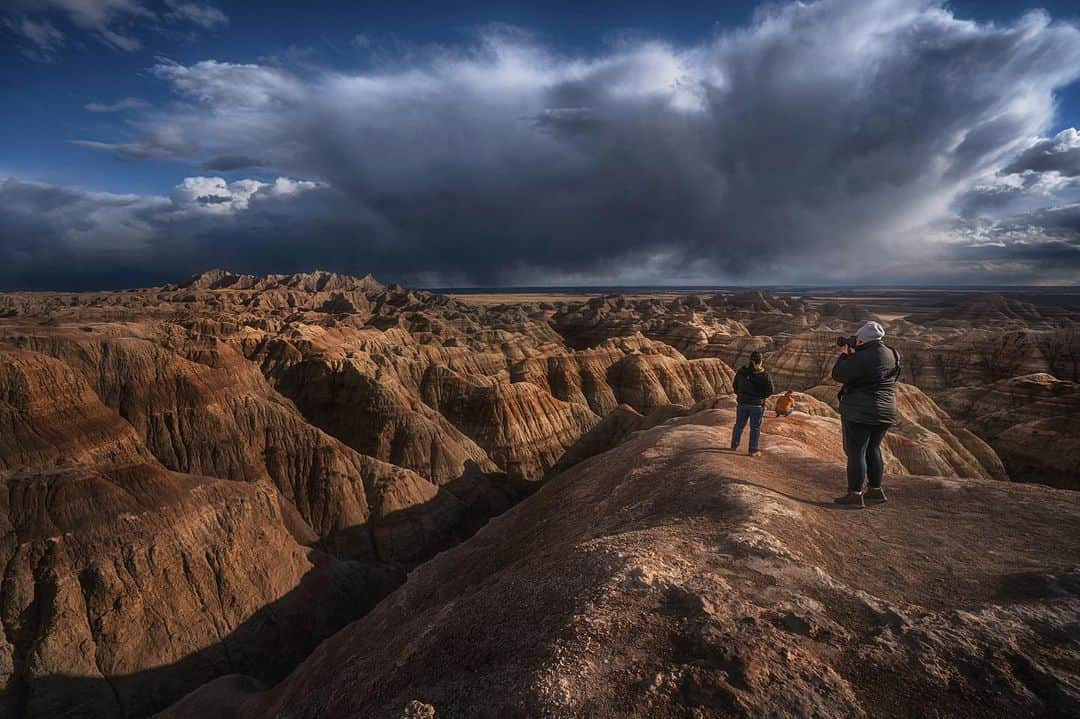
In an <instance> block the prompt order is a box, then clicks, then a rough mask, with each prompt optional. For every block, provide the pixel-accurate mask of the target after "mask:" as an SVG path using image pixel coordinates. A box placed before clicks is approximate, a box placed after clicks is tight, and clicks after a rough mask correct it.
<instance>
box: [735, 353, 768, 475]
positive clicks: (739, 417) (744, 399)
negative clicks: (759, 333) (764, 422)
mask: <svg viewBox="0 0 1080 719" xmlns="http://www.w3.org/2000/svg"><path fill="white" fill-rule="evenodd" d="M762 362H763V359H762V356H761V353H760V352H757V351H754V352H751V353H750V363H749V364H747V365H746V366H745V367H743V368H742V369H740V370H739V371H738V372H736V373H735V383H734V384H735V396H736V401H737V403H738V404H737V406H736V408H735V427H734V429H732V430H731V448H732V449H733V450H735V449H738V448H739V443H740V442H741V441H742V433H743V429H744V428H745V427H746V423H747V422H749V423H750V446H749V451H750V456H752V457H760V456H761V452H760V451H759V450H758V440H760V438H761V419H762V417H764V416H765V400H766V399H768V398H769V397H770V396H771V395H772V393H773V391H774V390H773V383H772V377H770V376H769V373H768V372H766V371H765V366H764V364H762Z"/></svg>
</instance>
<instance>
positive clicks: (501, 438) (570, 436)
mask: <svg viewBox="0 0 1080 719" xmlns="http://www.w3.org/2000/svg"><path fill="white" fill-rule="evenodd" d="M420 396H421V397H422V398H423V400H424V402H425V403H426V404H427V406H429V407H431V408H432V409H434V410H436V411H437V412H439V413H440V414H441V415H443V416H444V417H446V418H447V419H448V420H449V421H450V422H451V423H452V424H454V425H455V426H456V427H457V428H458V429H460V430H461V431H462V432H464V433H465V434H466V435H468V436H469V437H471V438H472V439H473V440H474V441H475V442H476V443H477V445H479V446H480V447H482V448H483V449H484V451H485V452H486V453H487V455H488V456H489V457H491V458H492V459H493V460H494V461H495V463H496V464H497V465H499V466H500V467H502V468H504V470H505V471H506V473H507V474H508V475H509V476H510V477H511V478H513V479H522V480H536V479H540V478H542V477H543V476H544V473H545V472H546V471H547V470H549V469H550V468H551V467H553V466H554V465H555V463H556V462H557V461H558V460H559V458H560V457H561V456H562V455H563V453H564V452H565V451H566V449H567V447H570V446H571V445H573V444H574V443H575V442H576V441H577V440H578V438H579V437H580V436H581V435H582V434H583V433H585V432H587V431H588V430H589V429H591V428H592V427H593V425H595V424H596V423H597V421H599V418H598V417H597V416H596V415H595V414H593V413H592V412H591V411H590V410H588V409H587V408H586V407H583V406H582V405H580V404H575V403H573V402H564V401H562V400H559V399H556V398H554V397H552V396H551V395H550V394H548V393H547V392H545V391H543V390H542V389H540V388H539V387H537V386H536V385H534V384H532V383H529V382H501V381H499V380H492V379H487V380H479V379H477V378H466V377H463V376H461V375H460V374H458V373H456V372H454V371H453V370H450V369H447V368H445V367H432V368H431V369H429V370H428V373H427V374H426V375H425V377H424V381H423V384H422V385H421V387H420Z"/></svg>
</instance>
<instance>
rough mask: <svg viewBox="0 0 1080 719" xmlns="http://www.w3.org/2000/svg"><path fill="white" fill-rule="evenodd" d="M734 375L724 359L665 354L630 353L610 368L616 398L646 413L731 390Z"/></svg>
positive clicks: (610, 382) (611, 384)
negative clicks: (684, 357)
mask: <svg viewBox="0 0 1080 719" xmlns="http://www.w3.org/2000/svg"><path fill="white" fill-rule="evenodd" d="M734 377H735V373H734V372H733V371H732V370H731V368H730V367H728V366H727V365H726V364H724V363H723V362H722V361H721V360H716V359H708V358H706V359H696V360H682V359H679V358H675V357H669V356H666V355H662V354H638V353H635V354H629V355H626V356H625V357H623V358H622V359H620V360H619V361H618V362H616V363H614V364H613V365H611V367H609V368H608V371H607V383H608V385H610V386H611V390H612V392H613V393H614V395H615V399H616V400H617V401H619V402H620V403H624V404H628V405H630V406H631V407H633V408H634V409H636V410H637V411H639V412H643V413H647V412H650V411H652V410H654V409H656V408H657V407H661V406H664V405H671V404H681V405H693V404H695V403H696V402H698V401H700V400H703V399H708V398H711V397H715V396H717V395H719V394H727V393H730V392H731V391H732V386H731V382H732V380H733V379H734Z"/></svg>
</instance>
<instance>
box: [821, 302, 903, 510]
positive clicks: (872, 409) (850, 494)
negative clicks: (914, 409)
mask: <svg viewBox="0 0 1080 719" xmlns="http://www.w3.org/2000/svg"><path fill="white" fill-rule="evenodd" d="M884 337H885V328H884V327H882V326H881V325H880V324H878V323H877V322H867V323H866V324H865V325H863V326H862V327H860V328H859V331H858V333H857V334H856V341H855V348H854V349H852V348H851V347H848V346H846V345H845V346H844V347H843V348H842V352H841V354H840V356H839V357H838V358H837V359H836V364H835V365H833V369H832V378H833V379H834V380H836V381H837V382H840V383H842V384H843V385H844V386H843V387H842V388H841V389H840V420H841V425H842V429H843V435H844V453H845V454H846V455H847V481H848V491H847V494H846V495H844V496H843V497H837V498H836V500H835V501H836V503H837V504H840V505H844V506H849V507H863V506H865V505H864V502H863V496H864V495H863V487H864V484H869V488H868V489H867V490H866V495H865V497H866V499H868V500H871V501H875V502H884V501H885V491H884V490H883V489H882V488H881V479H882V475H883V474H884V472H885V466H884V463H883V461H882V459H881V440H882V439H884V438H885V433H886V432H888V431H889V427H890V426H892V425H893V424H895V423H896V381H897V379H898V378H899V377H900V369H901V367H900V355H899V354H898V353H897V352H896V350H894V349H892V348H890V347H887V346H886V345H885V343H884V342H883V341H882V340H883V339H884Z"/></svg>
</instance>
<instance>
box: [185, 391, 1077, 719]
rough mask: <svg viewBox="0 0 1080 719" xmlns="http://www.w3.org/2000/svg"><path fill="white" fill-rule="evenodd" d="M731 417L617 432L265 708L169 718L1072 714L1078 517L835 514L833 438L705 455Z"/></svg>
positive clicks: (194, 708)
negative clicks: (410, 710) (610, 445)
mask: <svg viewBox="0 0 1080 719" xmlns="http://www.w3.org/2000/svg"><path fill="white" fill-rule="evenodd" d="M732 420H733V413H732V412H730V411H724V410H714V411H708V412H703V413H699V414H695V415H692V416H690V417H687V418H684V419H676V420H673V421H672V422H669V423H666V424H663V425H661V426H659V427H657V428H655V429H652V430H648V431H645V432H639V433H637V434H635V435H633V436H632V437H631V439H630V440H629V441H627V442H625V443H623V444H622V445H621V446H619V447H618V448H616V449H615V450H612V451H610V452H607V453H606V454H604V455H601V456H599V457H595V458H593V459H592V460H588V461H585V462H582V463H580V464H578V465H577V466H576V467H575V468H573V469H571V470H570V471H568V472H566V473H564V474H562V475H560V476H559V477H558V478H556V479H555V480H553V481H552V482H550V483H548V484H547V485H546V486H544V487H543V488H542V489H541V490H540V491H539V492H538V493H537V494H536V495H534V496H533V497H531V498H530V499H528V500H526V501H525V502H523V503H522V504H520V505H518V506H517V507H516V508H515V509H513V510H511V511H510V512H508V513H507V514H505V515H503V516H501V517H499V518H498V519H496V520H494V521H492V522H491V523H490V524H489V525H488V526H487V527H485V528H484V529H483V530H482V531H481V532H479V533H478V534H477V535H475V536H474V537H473V538H472V539H470V540H469V541H468V542H466V543H464V544H462V545H459V546H458V547H456V548H455V549H452V550H450V551H448V552H445V553H443V554H441V555H439V556H438V557H436V558H435V559H434V560H432V561H431V562H429V563H427V564H425V565H423V566H422V567H420V568H419V569H418V570H416V571H415V572H414V573H413V574H412V575H411V576H410V579H409V582H408V584H407V585H405V586H404V587H402V588H401V589H400V590H398V591H397V592H395V593H394V594H393V595H391V596H390V597H388V598H387V600H385V601H384V602H383V603H381V604H380V605H379V606H378V607H377V608H376V609H375V610H374V611H373V612H372V613H371V614H369V615H368V616H367V617H365V618H364V619H362V620H361V621H359V622H357V623H355V624H353V625H351V626H350V627H348V628H347V629H345V630H343V631H341V632H339V633H338V634H337V635H336V636H334V637H333V638H332V639H330V640H328V641H327V642H324V643H323V644H322V645H321V646H320V647H319V648H318V649H317V650H316V651H315V652H314V653H313V654H312V655H311V656H310V657H309V658H308V660H307V661H305V662H304V663H303V664H302V665H301V666H300V667H298V668H297V670H296V671H295V672H293V674H292V675H290V676H289V677H288V678H287V679H286V680H285V681H283V682H281V683H280V684H278V685H277V686H275V687H274V688H272V689H270V690H267V691H264V692H250V691H249V692H237V691H236V690H235V687H234V684H235V682H234V681H232V680H230V681H219V682H215V683H213V684H210V685H208V686H207V687H205V688H203V689H201V690H200V691H199V692H197V693H196V694H194V695H192V696H191V697H188V698H186V699H185V700H184V701H183V702H182V703H180V704H178V705H176V706H175V707H173V708H172V709H171V710H170V711H169V712H167V713H166V714H165V716H167V717H170V718H171V719H185V718H186V717H195V716H199V715H200V714H199V711H200V709H199V708H200V707H206V706H216V707H218V708H219V710H220V711H227V712H231V714H230V715H231V716H237V717H241V718H244V717H264V716H277V715H286V714H287V715H288V716H291V717H296V718H297V719H302V718H303V717H320V719H335V718H336V717H353V716H369V717H398V716H401V715H402V712H403V711H405V710H406V707H408V706H412V705H413V704H414V702H415V703H420V704H423V705H429V706H430V707H431V708H432V709H433V710H434V711H435V712H436V714H437V715H438V716H443V715H445V716H459V715H460V716H465V715H491V716H499V715H521V716H550V717H577V716H584V715H590V714H592V713H603V712H604V711H609V710H611V708H612V707H619V709H618V712H619V714H620V715H622V716H640V717H662V718H666V717H679V716H690V715H702V716H711V715H717V716H725V715H729V714H730V715H747V716H768V715H772V716H811V715H812V716H820V717H858V716H896V715H900V714H903V713H905V712H907V711H908V710H909V709H910V707H911V706H912V705H911V702H912V701H913V699H912V697H918V700H917V701H918V702H919V703H920V704H919V705H920V706H925V707H932V708H933V711H934V712H936V713H938V714H940V715H942V716H972V715H976V714H977V715H979V716H987V717H1014V716H1036V715H1050V716H1067V715H1070V714H1073V713H1075V712H1076V711H1077V710H1078V709H1080V693H1078V692H1077V689H1076V679H1077V677H1076V668H1075V667H1076V661H1077V650H1076V647H1075V646H1074V643H1073V642H1071V639H1070V637H1071V629H1070V628H1071V627H1072V625H1073V624H1074V623H1075V618H1076V616H1077V613H1078V612H1080V591H1078V586H1080V585H1078V584H1077V569H1076V556H1078V554H1080V536H1078V535H1077V534H1076V533H1075V532H1073V531H1071V527H1072V526H1074V525H1075V524H1076V523H1077V522H1080V499H1078V498H1077V495H1074V494H1072V493H1059V492H1055V491H1054V490H1050V489H1047V488H1042V487H1034V486H1023V485H1016V484H1010V483H1003V482H988V481H984V480H978V479H973V480H963V481H961V480H946V479H941V478H923V477H908V476H891V477H889V478H887V482H888V487H889V489H890V497H891V502H890V503H889V504H886V505H884V506H877V507H873V508H868V509H867V510H863V511H854V512H853V511H845V510H842V509H837V508H835V505H833V504H832V503H831V501H830V498H831V497H832V496H834V495H835V494H836V493H837V491H838V490H839V489H840V485H841V484H842V479H841V478H842V466H841V465H840V464H839V463H838V461H837V457H836V456H835V454H834V453H833V451H832V450H830V449H826V447H829V446H830V445H829V443H828V442H826V441H825V439H826V437H827V436H830V435H831V433H832V431H833V427H832V422H835V420H829V419H827V418H824V417H814V416H810V415H806V414H796V415H793V416H792V417H788V418H784V419H783V420H773V419H767V420H766V423H765V431H766V438H767V440H768V443H769V446H770V447H771V448H772V450H771V451H770V452H769V453H767V454H766V456H765V457H764V458H760V459H759V458H750V457H746V456H745V455H738V454H732V453H727V452H724V451H720V450H718V447H721V446H723V443H724V442H725V441H726V438H727V432H728V427H729V426H730V424H731V422H732ZM956 506H962V507H963V508H964V511H963V512H957V511H955V510H954V509H953V508H954V507H956ZM988 547H992V548H993V552H992V553H991V552H989V551H987V548H988ZM868 553H870V554H872V556H873V557H874V561H866V556H867V554H868ZM523 587H526V588H527V590H526V591H523V590H522V588H523ZM405 667H407V668H408V671H403V668H405ZM886 677H887V678H888V679H887V680H886V679H884V678H886Z"/></svg>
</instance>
